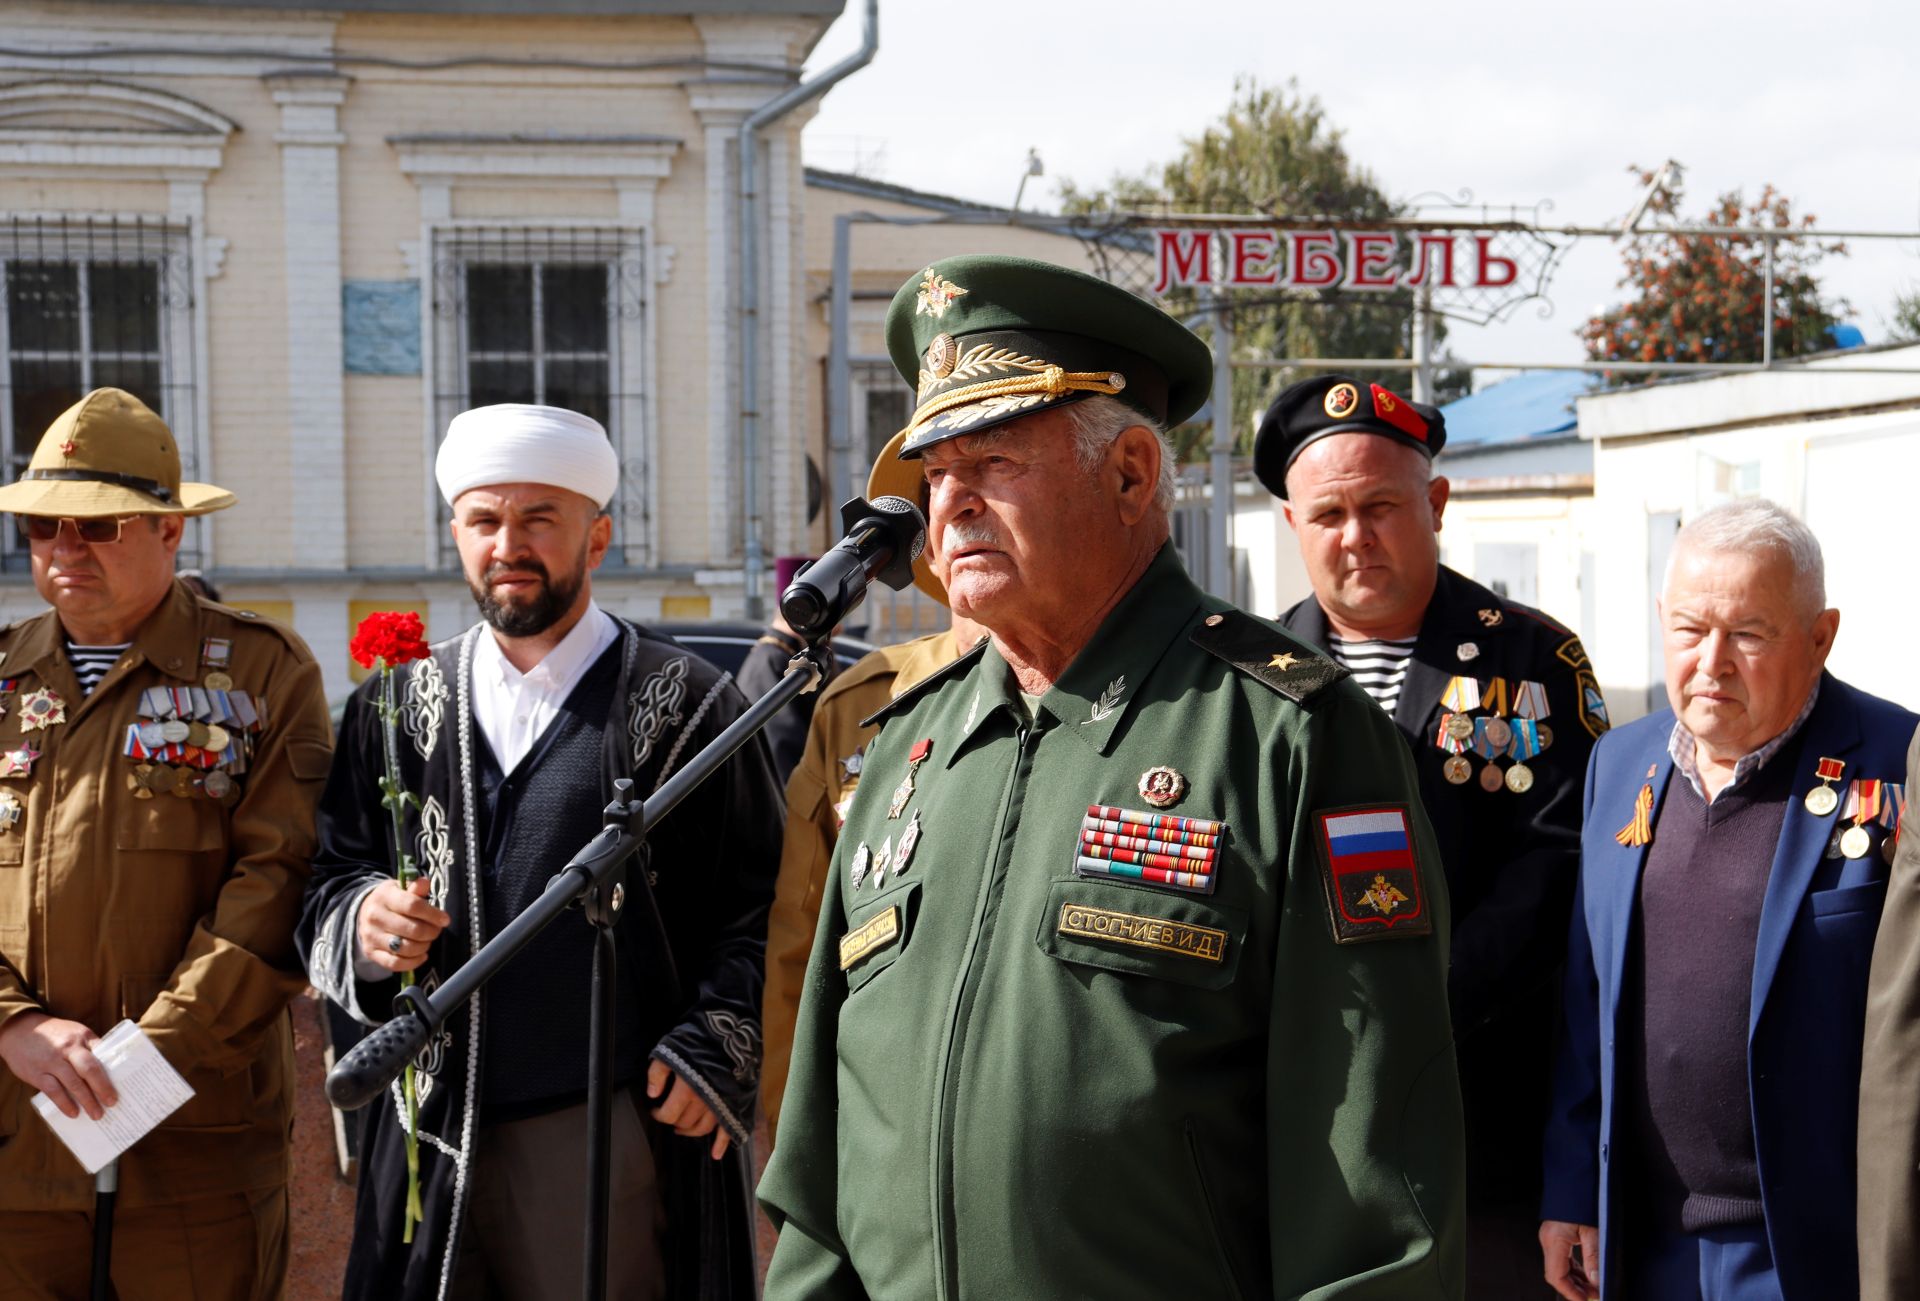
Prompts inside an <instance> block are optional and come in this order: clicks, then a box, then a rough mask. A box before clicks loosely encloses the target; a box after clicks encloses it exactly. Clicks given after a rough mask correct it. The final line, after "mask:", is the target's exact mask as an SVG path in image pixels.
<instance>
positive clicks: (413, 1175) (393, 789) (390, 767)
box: [380, 661, 426, 1243]
mask: <svg viewBox="0 0 1920 1301" xmlns="http://www.w3.org/2000/svg"><path fill="white" fill-rule="evenodd" d="M399 721H400V710H399V708H398V707H397V706H396V705H395V704H394V700H393V665H391V664H388V663H386V662H385V661H382V662H381V664H380V722H381V728H380V731H381V735H382V739H383V741H384V743H385V744H384V751H385V754H384V758H385V761H386V762H385V765H384V766H385V768H386V770H387V771H386V778H385V780H384V781H382V782H381V783H380V785H381V795H382V797H383V798H382V799H381V801H380V802H381V803H382V804H384V805H386V806H387V813H388V817H389V820H390V821H391V822H392V824H393V862H394V879H395V880H397V881H398V882H399V883H400V885H401V888H403V889H404V888H405V887H407V886H410V885H412V884H413V881H414V878H415V877H417V876H418V875H419V873H418V872H417V871H415V870H414V862H413V857H412V855H410V854H408V853H407V835H406V813H407V795H406V788H405V787H404V786H402V785H401V783H400V755H399V746H398V745H397V744H396V742H395V738H394V729H395V727H396V726H398V724H399ZM400 983H401V985H402V986H408V985H412V984H413V983H414V979H413V973H412V972H411V971H403V972H401V973H400ZM401 1081H402V1082H401V1093H402V1095H403V1096H404V1098H405V1100H406V1106H407V1207H406V1223H405V1225H404V1226H403V1232H402V1236H401V1241H402V1242H409V1243H410V1242H412V1241H413V1226H414V1225H416V1224H418V1223H420V1222H421V1221H422V1220H424V1219H426V1213H425V1212H424V1211H423V1210H422V1209H421V1206H420V1139H419V1134H420V1095H419V1093H418V1091H417V1090H416V1089H415V1087H414V1078H413V1063H412V1062H408V1063H407V1068H406V1071H405V1072H404V1073H403V1075H402V1076H401Z"/></svg>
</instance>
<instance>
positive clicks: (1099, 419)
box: [1060, 393, 1175, 514]
mask: <svg viewBox="0 0 1920 1301" xmlns="http://www.w3.org/2000/svg"><path fill="white" fill-rule="evenodd" d="M1060 413H1061V414H1062V415H1063V416H1065V417H1066V420H1067V429H1068V431H1069V432H1070V433H1072V435H1073V458H1074V460H1075V461H1076V462H1077V463H1078V464H1079V466H1080V469H1081V470H1082V471H1083V472H1085V473H1088V474H1091V473H1092V472H1093V471H1094V470H1095V469H1097V468H1098V467H1099V465H1100V458H1101V457H1102V456H1105V455H1106V452H1107V448H1109V447H1111V446H1112V445H1113V440H1114V439H1116V438H1118V437H1120V435H1121V434H1123V433H1125V432H1126V431H1127V430H1129V429H1132V428H1133V427H1134V426H1135V425H1138V426H1139V427H1140V428H1142V429H1145V430H1146V431H1148V432H1149V433H1151V434H1152V435H1153V436H1154V438H1155V439H1157V440H1158V441H1159V443H1160V482H1159V483H1157V484H1155V485H1154V490H1153V504H1154V505H1155V506H1157V507H1159V508H1160V510H1161V512H1162V513H1163V514H1164V513H1171V512H1172V510H1173V471H1174V462H1175V457H1174V451H1173V444H1172V442H1171V441H1169V440H1168V438H1167V431H1166V427H1165V426H1164V425H1162V424H1161V423H1160V422H1159V421H1158V420H1155V419H1154V418H1153V417H1152V416H1149V415H1147V414H1146V413H1144V412H1142V411H1140V410H1139V409H1138V408H1135V407H1130V406H1128V405H1127V404H1126V403H1124V402H1122V401H1121V400H1120V399H1119V398H1116V397H1109V396H1108V395H1107V394H1105V393H1096V394H1094V395H1093V396H1092V397H1089V398H1082V399H1081V400H1080V401H1078V402H1074V403H1070V404H1069V405H1067V406H1064V407H1062V408H1060Z"/></svg>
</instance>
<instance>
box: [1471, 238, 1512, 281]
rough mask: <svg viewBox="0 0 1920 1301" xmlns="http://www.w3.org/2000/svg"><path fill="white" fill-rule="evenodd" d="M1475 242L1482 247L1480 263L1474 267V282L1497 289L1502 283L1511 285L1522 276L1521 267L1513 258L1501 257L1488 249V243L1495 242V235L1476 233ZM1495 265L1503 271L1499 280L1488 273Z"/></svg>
mask: <svg viewBox="0 0 1920 1301" xmlns="http://www.w3.org/2000/svg"><path fill="white" fill-rule="evenodd" d="M1473 242H1474V243H1475V244H1477V245H1479V247H1480V265H1479V266H1478V267H1476V268H1474V280H1473V283H1474V284H1476V285H1491V286H1492V287H1494V288H1496V289H1497V288H1499V287H1500V286H1502V285H1510V284H1512V283H1513V282H1514V281H1515V280H1518V279H1519V278H1520V268H1519V267H1517V266H1515V265H1514V264H1513V259H1512V258H1510V257H1501V256H1500V255H1499V254H1497V253H1492V252H1489V251H1488V249H1487V245H1489V244H1491V243H1493V236H1491V235H1475V236H1474V237H1473ZM1495 266H1497V267H1498V269H1499V271H1500V272H1502V273H1503V274H1502V275H1501V276H1500V278H1499V279H1497V280H1496V279H1494V278H1493V277H1492V276H1491V275H1489V274H1488V271H1489V269H1490V268H1493V267H1495Z"/></svg>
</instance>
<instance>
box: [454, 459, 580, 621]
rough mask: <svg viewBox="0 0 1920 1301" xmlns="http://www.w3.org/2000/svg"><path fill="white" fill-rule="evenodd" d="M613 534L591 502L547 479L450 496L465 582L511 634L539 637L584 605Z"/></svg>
mask: <svg viewBox="0 0 1920 1301" xmlns="http://www.w3.org/2000/svg"><path fill="white" fill-rule="evenodd" d="M612 536H613V521H612V520H610V519H608V518H607V517H606V516H604V515H601V514H600V513H599V511H598V510H597V509H596V508H595V506H594V504H593V503H592V502H591V501H588V500H587V499H586V498H585V497H582V496H581V495H580V494H579V493H577V492H569V491H567V490H566V489H564V488H555V487H553V486H552V485H550V484H544V483H494V484H488V485H486V486H485V487H481V488H471V489H469V490H467V491H466V492H463V493H461V494H460V496H459V497H458V499H456V500H455V501H454V503H453V540H454V543H455V544H456V545H457V546H458V547H459V548H460V566H461V568H462V569H464V570H465V571H466V575H467V587H468V589H469V590H470V591H472V593H473V599H474V601H475V602H476V603H477V604H478V605H479V607H480V615H481V617H482V618H484V619H485V620H486V621H487V623H488V624H489V625H491V626H492V627H493V629H494V631H496V632H498V633H500V634H501V635H502V636H506V637H535V636H538V635H539V634H541V633H543V632H545V631H546V630H547V629H549V628H551V627H552V626H553V625H554V624H555V623H557V622H559V621H560V619H561V618H562V617H563V616H564V615H566V614H567V613H568V611H570V610H572V609H574V607H575V606H576V605H579V604H580V603H581V602H582V601H583V599H584V598H583V595H582V593H583V590H584V588H585V587H586V583H587V575H588V574H589V573H591V572H592V571H593V570H595V569H598V568H599V567H600V561H601V559H602V558H603V557H604V556H605V555H606V553H607V543H608V542H609V541H610V540H611V538H612Z"/></svg>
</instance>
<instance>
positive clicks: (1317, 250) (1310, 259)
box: [1287, 230, 1340, 289]
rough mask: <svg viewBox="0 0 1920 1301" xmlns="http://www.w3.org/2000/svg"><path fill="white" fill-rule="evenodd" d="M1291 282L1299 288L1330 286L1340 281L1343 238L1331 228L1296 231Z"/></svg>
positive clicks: (1288, 276) (1289, 282)
mask: <svg viewBox="0 0 1920 1301" xmlns="http://www.w3.org/2000/svg"><path fill="white" fill-rule="evenodd" d="M1288 238H1290V239H1291V240H1292V241H1293V256H1292V257H1291V258H1290V259H1289V262H1290V265H1289V266H1288V267H1287V284H1289V285H1291V286H1293V287H1295V288H1298V289H1326V288H1328V287H1330V286H1332V285H1337V284H1339V283H1340V255H1339V254H1338V253H1336V252H1334V251H1333V250H1335V249H1337V248H1339V247H1340V237H1339V236H1338V235H1335V234H1334V233H1333V232H1332V231H1330V230H1303V231H1296V232H1295V233H1294V234H1293V235H1291V236H1289V237H1288Z"/></svg>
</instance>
